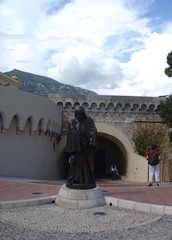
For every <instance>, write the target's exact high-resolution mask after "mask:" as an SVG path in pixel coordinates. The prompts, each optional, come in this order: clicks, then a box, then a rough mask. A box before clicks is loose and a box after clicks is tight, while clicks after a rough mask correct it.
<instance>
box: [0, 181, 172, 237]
mask: <svg viewBox="0 0 172 240" xmlns="http://www.w3.org/2000/svg"><path fill="white" fill-rule="evenodd" d="M62 184H64V181H58V182H45V181H44V182H43V181H40V182H39V181H31V180H17V179H16V180H14V179H13V180H10V179H1V180H0V190H1V193H2V194H1V195H0V204H2V203H5V202H11V203H12V202H15V201H18V200H20V201H22V200H23V201H26V200H27V201H28V203H29V201H30V200H32V199H33V198H34V199H35V200H36V199H40V198H41V197H42V198H44V197H46V198H48V197H49V198H50V197H52V196H55V195H57V193H58V191H59V189H60V187H61V186H62ZM98 184H99V186H100V187H101V188H102V191H103V193H104V195H105V197H110V198H113V199H117V198H118V199H119V198H120V197H121V199H123V200H126V201H138V203H144V204H148V202H149V201H150V199H151V198H148V195H150V196H151V195H152V196H154V197H152V200H151V201H152V202H153V204H157V203H156V201H158V202H159V201H160V200H159V198H160V197H161V198H162V202H161V203H158V204H159V205H157V206H160V207H162V206H163V204H164V203H166V204H168V205H167V206H168V207H169V209H170V207H171V206H172V198H170V200H166V196H167V197H169V196H170V195H169V194H170V193H171V194H172V184H171V183H162V184H161V186H160V187H159V188H158V187H155V186H154V187H151V188H149V187H147V186H146V185H145V184H140V183H126V182H122V181H116V182H112V181H110V180H98ZM10 186H11V187H10ZM17 186H18V187H17ZM166 192H167V194H165V193H166ZM141 194H142V195H143V198H142V199H141ZM163 194H165V195H163ZM5 195H6V197H5ZM40 195H41V196H40ZM38 196H39V197H38ZM156 196H157V199H158V200H156ZM154 198H155V199H154ZM52 199H53V198H52ZM20 201H19V202H20ZM151 201H150V202H149V204H151ZM170 201H171V203H170ZM37 203H39V201H37ZM170 204H171V205H170ZM2 206H3V204H2V205H1V207H2ZM0 239H2V240H12V239H13V240H25V239H27V240H32V239H33V240H34V239H35V240H38V239H39V240H43V239H45V240H49V239H52V240H54V239H59V240H63V239H65V240H66V239H67V240H68V239H69V240H71V239H73V240H81V239H82V240H88V239H89V240H104V239H106V240H113V239H125V240H130V239H132V240H133V239H137V240H138V239H139V240H142V239H143V240H146V239H149V240H151V239H152V240H153V239H156V240H163V239H164V240H170V239H172V214H163V215H162V214H157V213H153V212H144V211H136V210H131V209H124V208H120V207H116V206H113V205H105V206H103V207H99V208H91V209H81V210H79V209H64V208H61V207H59V206H57V205H55V204H54V202H53V201H51V203H49V204H44V205H39V204H37V205H35V206H27V207H20V206H19V205H18V207H17V208H1V209H0Z"/></svg>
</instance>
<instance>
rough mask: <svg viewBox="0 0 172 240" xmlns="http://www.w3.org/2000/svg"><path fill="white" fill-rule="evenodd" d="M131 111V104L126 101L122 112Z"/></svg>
mask: <svg viewBox="0 0 172 240" xmlns="http://www.w3.org/2000/svg"><path fill="white" fill-rule="evenodd" d="M130 111H131V105H130V104H129V103H126V104H125V106H124V112H130Z"/></svg>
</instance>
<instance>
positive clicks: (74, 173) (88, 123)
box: [66, 106, 97, 189]
mask: <svg viewBox="0 0 172 240" xmlns="http://www.w3.org/2000/svg"><path fill="white" fill-rule="evenodd" d="M96 133H97V130H96V127H95V124H94V121H93V119H92V118H90V117H88V116H87V115H86V113H85V109H84V107H83V106H77V107H76V109H75V118H74V119H72V120H71V121H70V122H69V126H68V134H67V147H66V151H67V152H68V153H69V154H70V157H69V174H68V179H67V183H66V187H68V188H73V189H91V188H95V187H96V183H95V179H94V175H93V158H92V155H93V152H94V151H95V147H96Z"/></svg>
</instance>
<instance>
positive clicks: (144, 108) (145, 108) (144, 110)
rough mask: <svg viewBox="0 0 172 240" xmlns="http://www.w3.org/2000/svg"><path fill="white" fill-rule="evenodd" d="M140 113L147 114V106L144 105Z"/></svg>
mask: <svg viewBox="0 0 172 240" xmlns="http://www.w3.org/2000/svg"><path fill="white" fill-rule="evenodd" d="M140 111H141V112H142V113H146V112H147V106H146V104H142V105H141V108H140Z"/></svg>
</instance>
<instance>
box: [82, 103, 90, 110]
mask: <svg viewBox="0 0 172 240" xmlns="http://www.w3.org/2000/svg"><path fill="white" fill-rule="evenodd" d="M82 106H83V107H84V109H85V111H88V110H89V105H88V103H87V102H84V103H83V104H82Z"/></svg>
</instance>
